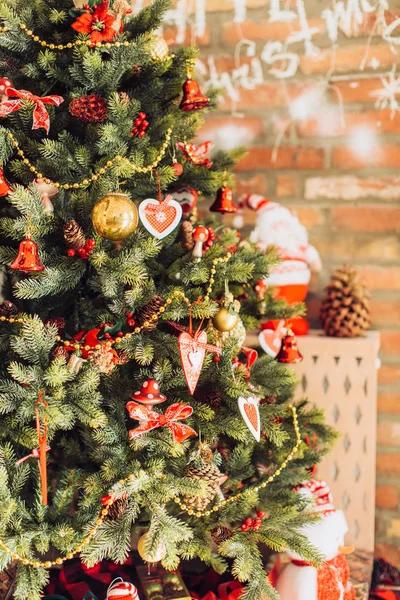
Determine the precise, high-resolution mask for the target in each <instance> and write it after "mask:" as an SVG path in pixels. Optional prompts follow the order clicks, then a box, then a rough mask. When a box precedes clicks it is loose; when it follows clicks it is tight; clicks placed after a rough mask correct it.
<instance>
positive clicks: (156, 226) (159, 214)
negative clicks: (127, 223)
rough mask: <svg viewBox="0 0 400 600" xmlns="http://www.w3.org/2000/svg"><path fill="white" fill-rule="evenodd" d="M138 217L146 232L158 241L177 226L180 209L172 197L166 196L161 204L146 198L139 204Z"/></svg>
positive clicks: (179, 218)
mask: <svg viewBox="0 0 400 600" xmlns="http://www.w3.org/2000/svg"><path fill="white" fill-rule="evenodd" d="M139 215H140V220H141V222H142V224H143V226H144V227H145V228H146V229H147V231H148V232H149V233H151V234H152V235H154V237H156V238H157V239H158V240H162V239H163V238H165V237H166V236H167V235H169V234H170V233H172V231H173V230H174V229H175V227H177V225H178V224H179V222H180V220H181V218H182V207H181V206H180V204H178V202H176V200H174V199H173V197H172V196H166V198H165V200H163V201H162V202H158V200H155V199H154V198H147V200H143V202H141V203H140V204H139Z"/></svg>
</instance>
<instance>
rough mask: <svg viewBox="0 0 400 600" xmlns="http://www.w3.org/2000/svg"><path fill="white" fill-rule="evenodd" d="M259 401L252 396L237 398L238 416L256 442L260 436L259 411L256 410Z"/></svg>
mask: <svg viewBox="0 0 400 600" xmlns="http://www.w3.org/2000/svg"><path fill="white" fill-rule="evenodd" d="M258 403H259V399H258V398H255V397H254V396H249V397H248V398H243V396H241V397H240V398H238V406H239V410H240V414H241V415H242V417H243V420H244V422H245V423H246V425H247V427H248V428H249V429H250V432H251V433H252V435H253V436H254V437H255V439H256V440H257V442H259V441H260V436H261V424H260V411H259V409H258Z"/></svg>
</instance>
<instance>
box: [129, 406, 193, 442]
mask: <svg viewBox="0 0 400 600" xmlns="http://www.w3.org/2000/svg"><path fill="white" fill-rule="evenodd" d="M126 408H127V409H128V413H129V416H130V418H131V419H137V420H138V421H141V423H140V425H139V427H136V429H131V430H130V431H129V437H130V438H131V439H134V438H137V437H139V436H140V435H142V433H146V432H147V431H151V430H152V429H157V428H158V427H168V428H169V429H170V430H171V431H172V435H173V436H174V441H175V442H178V443H180V442H183V441H184V440H186V438H188V437H190V436H191V435H196V436H197V433H196V432H195V430H194V429H192V428H191V427H188V426H187V425H184V424H183V423H176V421H180V420H182V419H187V418H188V417H190V415H191V414H192V413H193V408H192V407H191V406H188V405H187V404H180V403H179V402H178V403H176V404H171V406H169V407H168V408H167V410H166V411H165V414H163V415H162V414H160V413H158V412H155V411H154V410H152V409H151V408H149V407H148V406H144V405H142V404H137V403H136V402H128V404H127V405H126Z"/></svg>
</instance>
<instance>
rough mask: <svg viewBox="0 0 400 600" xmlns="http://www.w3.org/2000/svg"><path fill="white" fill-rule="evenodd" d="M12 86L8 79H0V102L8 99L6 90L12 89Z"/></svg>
mask: <svg viewBox="0 0 400 600" xmlns="http://www.w3.org/2000/svg"><path fill="white" fill-rule="evenodd" d="M13 87H14V84H13V82H12V81H11V79H8V77H0V100H1V102H4V100H6V99H7V98H8V96H7V90H8V89H9V88H13Z"/></svg>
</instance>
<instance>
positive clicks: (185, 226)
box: [179, 221, 194, 252]
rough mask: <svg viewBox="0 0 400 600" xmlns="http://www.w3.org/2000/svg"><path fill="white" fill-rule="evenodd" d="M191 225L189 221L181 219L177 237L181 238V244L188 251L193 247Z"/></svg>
mask: <svg viewBox="0 0 400 600" xmlns="http://www.w3.org/2000/svg"><path fill="white" fill-rule="evenodd" d="M192 234H193V225H192V224H191V222H190V221H182V223H181V227H180V231H179V237H180V240H181V246H182V248H183V249H184V250H186V251H187V252H189V251H190V250H193V248H194V239H193V236H192Z"/></svg>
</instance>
